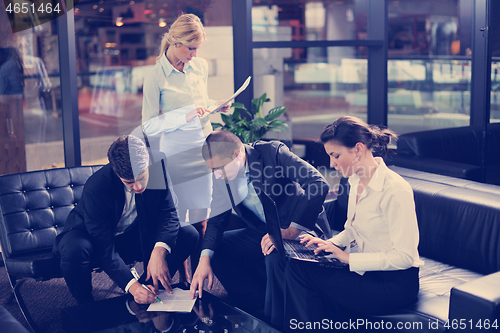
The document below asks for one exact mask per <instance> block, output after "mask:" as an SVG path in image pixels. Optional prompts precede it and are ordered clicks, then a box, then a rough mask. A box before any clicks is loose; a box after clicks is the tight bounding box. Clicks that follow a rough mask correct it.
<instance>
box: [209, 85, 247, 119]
mask: <svg viewBox="0 0 500 333" xmlns="http://www.w3.org/2000/svg"><path fill="white" fill-rule="evenodd" d="M251 79H252V77H251V76H249V77H247V79H246V80H245V82H243V84H242V85H241V87H240V89H238V90H236V92H235V93H234V94H233V96H231V97H229V98H228V99H226V101H225V102H224V103H222V104H221V105H219V106H218V107H216V108H215V109H214V110H210V113H215V112H219V111H220V110H221V109H222V108H223V107H224V106H226V105H227V103H229V102H231V101H232V100H233V99H235V98H236V97H237V96H238V95H239V94H241V92H242V91H243V90H245V89H246V88H247V87H248V84H249V83H250V80H251Z"/></svg>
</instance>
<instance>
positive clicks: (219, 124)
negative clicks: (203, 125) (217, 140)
mask: <svg viewBox="0 0 500 333" xmlns="http://www.w3.org/2000/svg"><path fill="white" fill-rule="evenodd" d="M212 127H213V128H214V129H215V128H219V127H224V126H223V125H222V124H221V123H212Z"/></svg>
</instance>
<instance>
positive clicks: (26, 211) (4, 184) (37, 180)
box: [0, 166, 102, 258]
mask: <svg viewBox="0 0 500 333" xmlns="http://www.w3.org/2000/svg"><path fill="white" fill-rule="evenodd" d="M101 167H102V166H82V167H72V168H62V169H50V170H41V171H32V172H25V173H18V174H11V175H4V176H0V241H1V243H0V244H1V245H2V251H3V252H4V255H5V256H6V258H10V257H15V256H16V255H23V254H27V253H37V252H40V251H46V250H50V249H52V245H53V244H54V240H55V237H56V236H57V235H58V234H59V233H60V232H61V231H62V230H63V226H64V224H65V222H66V218H67V216H68V214H69V212H70V211H71V210H72V209H73V208H74V207H75V205H76V204H77V203H78V201H79V200H80V198H81V196H82V192H83V186H84V185H85V182H86V181H87V179H88V178H89V177H90V176H91V175H92V174H93V173H94V172H96V171H97V170H99V169H100V168H101Z"/></svg>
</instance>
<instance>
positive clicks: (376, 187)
mask: <svg viewBox="0 0 500 333" xmlns="http://www.w3.org/2000/svg"><path fill="white" fill-rule="evenodd" d="M375 159H376V161H377V163H378V164H379V166H378V167H377V170H376V171H375V173H374V174H373V176H372V178H371V179H370V181H369V183H368V185H367V187H366V188H365V190H364V191H363V193H362V194H361V196H360V197H359V200H358V202H357V203H356V197H357V189H358V184H359V181H360V179H359V177H358V176H357V175H356V174H354V175H352V176H350V177H349V184H350V185H351V189H350V192H349V203H348V208H347V221H346V223H345V229H344V231H342V232H341V233H339V234H338V235H336V236H334V237H332V238H331V239H330V240H331V241H332V242H333V243H334V244H336V245H338V246H341V247H346V251H347V252H349V250H350V247H351V245H357V252H356V253H351V254H350V256H349V269H350V270H351V271H354V272H356V273H358V274H360V275H363V274H364V272H366V271H387V270H403V269H407V268H410V267H420V266H422V265H423V261H422V260H420V257H419V255H418V250H417V247H418V241H419V232H418V225H417V216H416V213H415V202H414V199H413V190H412V188H411V186H410V185H409V184H408V182H406V181H405V180H404V179H403V178H402V177H401V176H400V175H398V174H397V173H395V172H394V171H392V170H390V169H389V168H387V166H386V165H385V163H384V161H383V159H382V158H380V157H376V158H375Z"/></svg>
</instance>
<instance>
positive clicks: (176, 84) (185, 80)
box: [142, 54, 215, 135]
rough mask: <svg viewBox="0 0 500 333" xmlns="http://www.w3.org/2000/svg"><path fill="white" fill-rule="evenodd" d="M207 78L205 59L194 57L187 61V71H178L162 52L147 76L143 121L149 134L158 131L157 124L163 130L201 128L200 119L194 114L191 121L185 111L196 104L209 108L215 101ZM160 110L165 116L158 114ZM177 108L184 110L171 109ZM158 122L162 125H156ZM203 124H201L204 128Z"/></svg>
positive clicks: (143, 101) (206, 120) (166, 131)
mask: <svg viewBox="0 0 500 333" xmlns="http://www.w3.org/2000/svg"><path fill="white" fill-rule="evenodd" d="M207 81H208V65H207V61H206V60H205V59H201V58H193V59H191V61H190V62H188V63H187V64H184V71H183V72H179V71H178V70H177V69H175V68H174V66H172V64H171V63H170V61H168V59H167V57H166V56H165V54H163V55H162V57H161V58H160V61H158V63H157V64H156V65H155V67H154V68H153V70H152V71H151V72H150V73H148V75H146V77H145V78H144V87H143V100H142V123H143V126H144V127H145V129H144V130H145V131H146V134H149V135H153V134H157V133H154V128H155V127H160V128H161V132H162V133H168V132H171V131H174V130H193V129H199V128H200V120H199V118H198V117H195V120H194V121H190V122H189V123H188V122H186V113H187V112H189V111H191V110H192V109H193V108H194V107H204V108H208V107H209V106H212V105H214V104H215V101H214V100H212V99H210V98H208V92H207ZM188 106H189V107H188ZM186 107H188V108H187V109H184V108H186ZM160 109H161V112H162V116H161V117H158V115H159V110H160ZM174 110H178V111H181V110H182V111H184V112H178V111H176V112H171V111H174ZM204 118H206V119H204V120H205V123H209V122H208V117H204ZM155 122H161V124H156V126H155V124H154V123H155ZM204 126H205V124H204V123H202V124H201V127H204Z"/></svg>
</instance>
